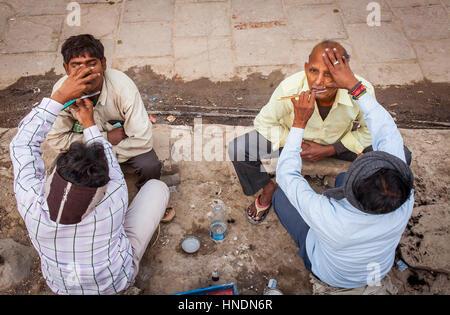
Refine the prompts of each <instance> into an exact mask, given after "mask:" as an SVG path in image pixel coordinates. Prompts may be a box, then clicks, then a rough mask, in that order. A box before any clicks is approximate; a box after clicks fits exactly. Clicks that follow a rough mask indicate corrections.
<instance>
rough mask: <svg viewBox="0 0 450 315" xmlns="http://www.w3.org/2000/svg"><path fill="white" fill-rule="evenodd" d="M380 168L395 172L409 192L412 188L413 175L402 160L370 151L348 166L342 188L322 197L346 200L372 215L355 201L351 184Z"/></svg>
mask: <svg viewBox="0 0 450 315" xmlns="http://www.w3.org/2000/svg"><path fill="white" fill-rule="evenodd" d="M382 168H384V169H390V170H395V171H397V172H398V173H399V174H400V176H401V177H402V179H403V181H404V182H405V183H407V185H408V186H409V190H411V189H412V188H413V184H414V175H413V173H412V171H411V169H410V168H409V166H408V165H407V164H406V163H405V162H404V161H403V160H402V159H400V158H398V157H396V156H394V155H392V154H389V153H387V152H384V151H372V152H368V153H364V154H363V155H362V156H361V157H359V158H357V159H356V160H355V161H354V162H353V163H352V165H350V167H349V168H348V170H347V172H346V173H345V177H344V183H343V184H342V186H340V187H338V188H333V189H328V190H326V191H325V192H324V195H325V196H327V197H329V198H333V199H336V200H340V199H343V198H347V200H348V202H350V203H351V204H352V206H354V207H355V208H357V209H359V210H361V211H363V212H365V213H370V214H374V213H373V212H371V211H370V209H364V207H363V206H362V205H361V203H360V202H359V201H358V200H357V199H356V197H355V195H354V193H353V184H354V183H355V182H356V181H357V180H359V179H364V178H367V177H369V176H371V175H373V174H375V173H376V172H378V171H379V170H380V169H382Z"/></svg>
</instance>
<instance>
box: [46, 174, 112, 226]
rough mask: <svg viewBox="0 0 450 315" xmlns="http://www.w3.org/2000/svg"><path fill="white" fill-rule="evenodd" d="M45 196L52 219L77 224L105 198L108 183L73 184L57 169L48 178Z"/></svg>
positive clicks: (62, 222) (58, 222) (59, 222)
mask: <svg viewBox="0 0 450 315" xmlns="http://www.w3.org/2000/svg"><path fill="white" fill-rule="evenodd" d="M45 186H46V187H45V197H46V199H47V204H48V209H49V211H50V219H51V220H52V221H54V222H56V223H57V224H77V223H79V222H81V221H82V220H83V219H84V218H85V217H86V216H87V215H88V214H89V213H91V212H92V211H93V210H94V209H95V207H96V206H97V204H98V203H99V202H100V201H101V200H102V199H103V197H104V196H105V192H106V185H105V186H102V187H98V188H93V187H85V186H79V185H76V184H73V183H71V182H68V181H66V180H65V179H64V178H62V177H61V176H60V175H59V174H58V172H57V171H56V167H55V168H54V170H53V172H52V173H51V174H50V176H48V177H47V178H46V183H45Z"/></svg>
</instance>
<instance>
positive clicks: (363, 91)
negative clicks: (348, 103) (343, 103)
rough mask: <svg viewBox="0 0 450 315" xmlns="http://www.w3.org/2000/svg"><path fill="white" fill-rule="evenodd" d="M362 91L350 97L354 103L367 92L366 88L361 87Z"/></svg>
mask: <svg viewBox="0 0 450 315" xmlns="http://www.w3.org/2000/svg"><path fill="white" fill-rule="evenodd" d="M363 87H364V88H363V90H362V91H360V92H359V93H358V94H356V93H355V95H352V98H353V99H354V100H355V101H356V100H358V99H359V98H360V97H361V96H363V95H364V94H366V92H367V90H366V87H365V86H364V85H363Z"/></svg>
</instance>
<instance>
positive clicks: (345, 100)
mask: <svg viewBox="0 0 450 315" xmlns="http://www.w3.org/2000/svg"><path fill="white" fill-rule="evenodd" d="M300 86H301V88H300V91H299V92H304V91H308V90H309V85H308V80H307V78H306V74H305V77H304V79H303V82H302V84H301V85H300ZM334 103H338V104H342V105H347V106H351V107H353V103H352V99H351V97H350V95H349V94H348V92H347V90H344V89H338V91H337V93H336V98H335V100H334Z"/></svg>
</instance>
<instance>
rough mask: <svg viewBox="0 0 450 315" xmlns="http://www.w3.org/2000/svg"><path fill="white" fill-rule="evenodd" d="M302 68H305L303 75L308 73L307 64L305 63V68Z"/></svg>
mask: <svg viewBox="0 0 450 315" xmlns="http://www.w3.org/2000/svg"><path fill="white" fill-rule="evenodd" d="M304 67H305V73H306V72H308V63H307V62H305V66H304Z"/></svg>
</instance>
